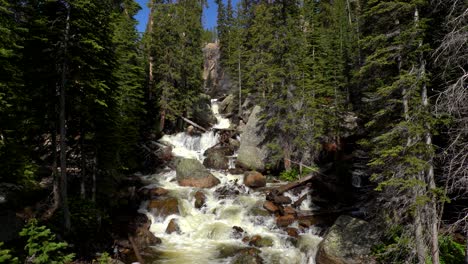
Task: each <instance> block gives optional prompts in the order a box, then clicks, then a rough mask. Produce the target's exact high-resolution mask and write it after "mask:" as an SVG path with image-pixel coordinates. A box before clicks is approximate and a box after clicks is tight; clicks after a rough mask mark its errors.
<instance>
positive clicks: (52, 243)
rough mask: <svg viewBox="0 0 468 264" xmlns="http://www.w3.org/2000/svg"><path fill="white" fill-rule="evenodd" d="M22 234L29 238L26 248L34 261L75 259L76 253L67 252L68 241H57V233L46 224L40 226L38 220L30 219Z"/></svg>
mask: <svg viewBox="0 0 468 264" xmlns="http://www.w3.org/2000/svg"><path fill="white" fill-rule="evenodd" d="M20 236H22V237H26V238H27V244H26V246H25V249H26V250H27V254H28V258H29V259H31V261H32V263H35V264H41V263H44V264H46V263H51V264H62V263H69V262H71V261H72V260H73V258H74V256H75V255H74V254H67V253H65V252H64V251H65V250H66V249H67V247H68V244H67V243H66V242H56V238H55V235H54V234H53V233H52V232H51V231H50V229H48V228H47V227H45V226H38V222H37V220H35V219H33V220H30V221H29V223H28V224H27V225H26V227H25V228H23V230H21V232H20Z"/></svg>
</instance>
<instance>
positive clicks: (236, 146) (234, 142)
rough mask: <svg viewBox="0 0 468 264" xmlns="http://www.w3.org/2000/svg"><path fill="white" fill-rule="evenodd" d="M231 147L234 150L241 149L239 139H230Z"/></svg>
mask: <svg viewBox="0 0 468 264" xmlns="http://www.w3.org/2000/svg"><path fill="white" fill-rule="evenodd" d="M229 145H230V146H231V147H232V148H234V149H239V147H240V142H239V140H237V139H233V138H230V139H229Z"/></svg>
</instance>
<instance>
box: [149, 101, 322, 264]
mask: <svg viewBox="0 0 468 264" xmlns="http://www.w3.org/2000/svg"><path fill="white" fill-rule="evenodd" d="M211 108H212V111H213V113H214V115H215V117H216V118H217V124H216V125H214V127H213V128H212V129H211V130H210V131H208V132H205V133H203V134H201V135H188V134H187V133H185V132H181V133H178V134H174V135H165V136H164V137H163V138H162V139H161V140H160V141H161V142H162V143H164V144H166V145H172V146H173V148H172V154H173V156H175V157H179V158H189V159H197V160H199V161H200V162H203V159H204V158H205V157H204V155H203V153H204V152H205V150H207V149H209V148H211V147H213V146H215V145H216V144H217V143H218V140H219V135H218V132H217V131H220V130H222V129H228V128H229V127H230V126H231V123H230V121H229V119H226V118H223V117H222V116H221V115H220V114H219V111H218V102H217V101H216V100H212V107H211ZM235 157H236V154H234V155H233V156H231V157H229V158H230V167H232V166H233V164H234V161H235ZM210 171H211V173H212V174H213V175H214V176H215V177H216V178H218V179H219V180H220V183H219V184H218V185H217V186H215V187H212V188H209V189H207V188H205V189H199V188H194V187H183V186H179V184H178V183H177V180H176V171H175V170H173V169H170V168H166V169H164V170H163V171H161V172H159V173H157V174H153V175H146V176H143V177H144V180H145V181H147V182H148V181H149V182H150V183H151V184H150V185H149V186H146V188H155V187H162V188H164V189H166V190H168V191H169V194H168V195H169V196H170V197H174V198H176V199H177V200H178V207H179V212H180V214H172V215H169V216H165V217H161V216H158V215H156V214H154V213H152V212H150V211H149V210H148V209H147V207H148V203H149V201H146V202H143V204H142V205H141V209H140V212H141V213H144V214H146V215H147V217H148V218H149V219H150V220H151V226H150V231H151V232H152V233H153V234H154V235H155V236H156V237H158V238H160V239H161V240H162V243H161V244H158V245H155V246H154V247H153V249H154V256H155V257H154V258H152V260H151V263H168V264H169V263H174V264H175V263H178V264H185V263H194V264H196V263H200V264H206V263H232V262H233V259H234V258H235V252H237V251H239V250H240V249H243V248H249V247H250V246H249V245H248V244H246V243H245V242H243V241H242V240H243V238H244V237H245V236H249V237H252V236H254V235H260V236H261V237H262V238H267V239H269V241H272V243H270V245H269V246H264V247H259V248H258V249H259V250H260V253H259V256H260V257H261V258H262V259H263V263H310V264H314V263H315V255H316V253H317V248H318V244H319V243H320V241H321V240H322V238H321V237H319V236H317V235H316V234H317V233H318V231H317V230H316V229H315V228H314V226H311V227H310V228H308V229H300V232H299V236H298V237H297V238H293V237H290V236H289V235H288V234H287V232H286V231H285V230H284V229H281V228H279V227H277V225H276V219H275V216H273V215H270V214H268V213H267V212H266V211H265V210H264V209H263V208H262V206H263V203H264V202H265V194H264V193H262V192H259V191H256V190H255V189H251V188H248V187H246V186H244V184H243V177H244V176H243V175H232V174H229V173H228V172H227V171H218V170H210ZM269 185H271V183H267V187H268V186H269ZM220 189H224V190H235V192H234V193H236V194H228V195H226V194H223V193H221V192H219V190H220ZM217 190H218V191H217ZM197 191H202V192H203V193H204V194H205V196H206V202H205V205H204V206H203V207H202V208H200V209H197V208H196V207H195V206H194V202H195V198H194V195H195V193H196V192H197ZM307 191H308V190H304V191H302V193H300V194H296V195H293V194H291V193H287V194H286V195H287V196H289V197H291V198H292V200H297V199H298V198H299V197H300V196H301V195H302V194H304V193H305V192H307ZM230 193H231V192H230ZM311 206H312V205H311V204H310V202H309V201H308V200H307V199H306V200H305V201H304V202H303V204H302V205H301V209H303V210H307V209H310V207H311ZM172 219H175V221H176V222H177V224H178V226H179V232H174V233H172V234H167V233H166V228H167V226H168V224H169V222H170V221H171V220H172ZM290 226H291V227H296V228H299V226H298V224H297V222H295V223H293V224H291V225H290ZM233 227H236V228H238V227H240V228H241V230H243V233H242V235H240V236H239V235H238V234H237V235H236V232H234V229H233ZM245 264H247V263H245Z"/></svg>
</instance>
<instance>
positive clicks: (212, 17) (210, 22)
mask: <svg viewBox="0 0 468 264" xmlns="http://www.w3.org/2000/svg"><path fill="white" fill-rule="evenodd" d="M223 1H224V2H226V0H223ZM238 1H239V0H233V1H232V3H233V6H236V3H237V2H238ZM137 2H138V4H140V6H141V8H142V10H140V12H138V14H137V15H136V16H135V18H136V20H138V22H139V24H138V26H137V30H138V32H144V31H145V29H146V23H147V22H148V14H149V8H148V0H137ZM217 8H218V7H217V5H216V4H215V2H214V0H208V8H205V11H204V12H203V26H204V27H205V28H207V29H208V28H213V27H215V26H216V16H217V14H216V13H217V12H216V10H217Z"/></svg>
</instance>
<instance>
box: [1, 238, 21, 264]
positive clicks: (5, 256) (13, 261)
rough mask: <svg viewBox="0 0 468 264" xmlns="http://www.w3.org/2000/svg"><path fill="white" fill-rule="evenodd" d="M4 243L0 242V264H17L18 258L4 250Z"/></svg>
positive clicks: (9, 251)
mask: <svg viewBox="0 0 468 264" xmlns="http://www.w3.org/2000/svg"><path fill="white" fill-rule="evenodd" d="M2 247H3V242H0V263H8V264H17V263H19V262H18V258H16V257H13V255H11V250H9V249H2Z"/></svg>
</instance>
